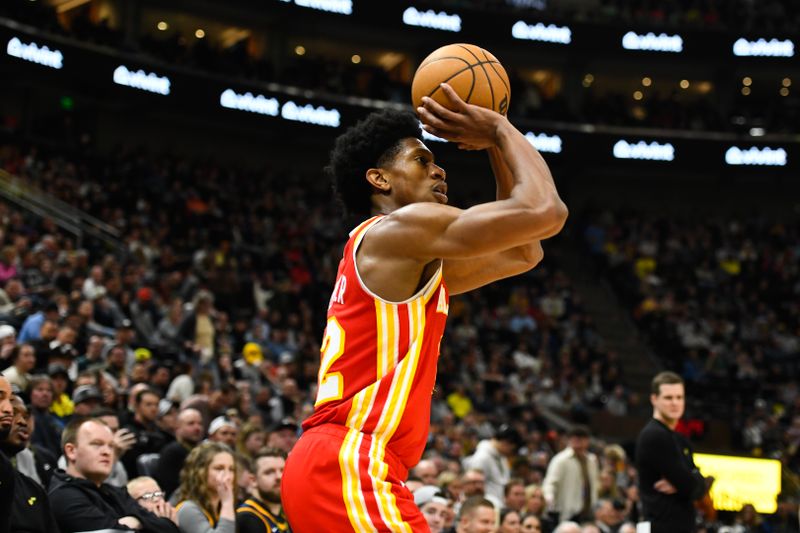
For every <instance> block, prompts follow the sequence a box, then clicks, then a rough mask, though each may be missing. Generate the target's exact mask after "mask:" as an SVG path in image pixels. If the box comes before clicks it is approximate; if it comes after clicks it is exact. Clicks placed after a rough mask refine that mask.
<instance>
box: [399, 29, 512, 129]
mask: <svg viewBox="0 0 800 533" xmlns="http://www.w3.org/2000/svg"><path fill="white" fill-rule="evenodd" d="M444 82H447V83H448V84H450V86H451V87H452V88H453V89H454V90H455V91H456V93H458V95H459V96H460V97H461V99H462V100H464V101H465V102H467V103H468V104H475V105H477V106H481V107H485V108H488V109H492V110H494V111H497V112H498V113H500V114H501V115H505V114H506V113H507V112H508V103H509V100H510V98H511V86H510V85H509V82H508V75H507V74H506V70H505V69H504V68H503V65H501V64H500V62H499V61H498V60H497V58H496V57H495V56H493V55H492V54H491V53H490V52H489V51H487V50H484V49H483V48H481V47H480V46H475V45H474V44H448V45H447V46H442V47H441V48H438V49H437V50H435V51H434V52H433V53H432V54H430V55H429V56H428V57H426V58H425V60H424V61H423V62H422V63H421V64H420V66H419V68H418V69H417V72H416V73H415V74H414V79H413V81H412V82H411V101H412V103H413V104H414V107H415V108H416V107H419V106H420V105H422V97H423V96H429V97H431V98H433V99H434V100H436V101H437V102H438V103H440V104H442V105H443V106H445V107H448V108H449V107H450V100H449V99H448V98H447V95H446V94H445V93H444V91H442V90H441V88H440V86H439V85H440V84H441V83H444Z"/></svg>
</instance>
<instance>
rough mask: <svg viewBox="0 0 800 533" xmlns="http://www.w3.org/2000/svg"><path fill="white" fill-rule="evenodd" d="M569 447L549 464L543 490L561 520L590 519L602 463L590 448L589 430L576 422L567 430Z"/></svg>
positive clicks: (550, 505) (550, 506) (595, 500)
mask: <svg viewBox="0 0 800 533" xmlns="http://www.w3.org/2000/svg"><path fill="white" fill-rule="evenodd" d="M567 439H568V440H567V442H568V444H567V447H566V448H565V449H564V450H563V451H561V452H559V453H558V454H556V455H555V456H554V457H553V459H552V460H551V461H550V464H549V465H548V466H547V474H546V475H545V478H544V483H543V485H542V490H543V492H544V497H545V500H547V504H548V507H549V508H550V509H551V510H553V511H555V512H557V513H558V515H559V519H560V520H561V521H565V520H591V519H592V516H591V514H592V508H593V506H594V504H595V503H596V502H597V491H598V487H599V480H598V477H599V465H598V461H597V457H596V456H595V455H594V454H593V453H590V452H589V430H588V428H586V427H584V426H575V427H573V428H572V429H571V430H570V431H569V432H568V433H567Z"/></svg>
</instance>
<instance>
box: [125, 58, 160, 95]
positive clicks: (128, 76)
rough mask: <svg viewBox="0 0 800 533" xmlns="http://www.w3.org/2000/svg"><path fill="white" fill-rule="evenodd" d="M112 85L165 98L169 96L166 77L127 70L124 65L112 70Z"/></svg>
mask: <svg viewBox="0 0 800 533" xmlns="http://www.w3.org/2000/svg"><path fill="white" fill-rule="evenodd" d="M114 83H116V84H117V85H124V86H125V87H130V88H131V89H139V90H141V91H147V92H151V93H156V94H163V95H165V96H166V95H168V94H169V86H170V81H169V78H168V77H166V76H158V75H157V74H155V73H153V72H150V73H149V74H148V73H147V72H145V71H143V70H128V67H126V66H125V65H120V66H118V67H117V68H116V69H114Z"/></svg>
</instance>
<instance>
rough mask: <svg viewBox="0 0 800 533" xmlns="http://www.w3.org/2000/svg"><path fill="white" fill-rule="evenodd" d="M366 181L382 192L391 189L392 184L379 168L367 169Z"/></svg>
mask: <svg viewBox="0 0 800 533" xmlns="http://www.w3.org/2000/svg"><path fill="white" fill-rule="evenodd" d="M367 181H368V182H369V184H370V185H372V186H373V187H375V188H376V189H378V190H379V191H380V192H382V193H388V192H389V191H390V190H391V189H392V185H391V184H390V183H389V180H388V179H387V178H386V175H385V174H384V173H383V171H382V170H381V169H379V168H370V169H368V170H367Z"/></svg>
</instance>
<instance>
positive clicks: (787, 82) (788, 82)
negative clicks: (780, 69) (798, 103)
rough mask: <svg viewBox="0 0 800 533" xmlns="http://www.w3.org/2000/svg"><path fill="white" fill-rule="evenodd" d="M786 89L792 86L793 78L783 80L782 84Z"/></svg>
mask: <svg viewBox="0 0 800 533" xmlns="http://www.w3.org/2000/svg"><path fill="white" fill-rule="evenodd" d="M781 85H783V86H784V87H791V86H792V79H791V78H783V82H782V83H781Z"/></svg>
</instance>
